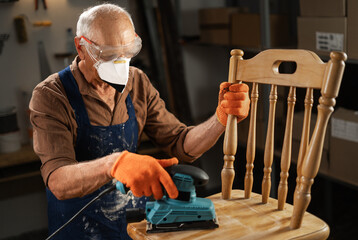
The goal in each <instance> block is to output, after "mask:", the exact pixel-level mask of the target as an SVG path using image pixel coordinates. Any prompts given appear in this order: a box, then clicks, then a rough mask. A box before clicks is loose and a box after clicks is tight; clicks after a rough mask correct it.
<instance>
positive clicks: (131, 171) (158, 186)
mask: <svg viewBox="0 0 358 240" xmlns="http://www.w3.org/2000/svg"><path fill="white" fill-rule="evenodd" d="M174 164H178V159H177V158H170V159H163V160H158V159H155V158H153V157H151V156H148V155H139V154H136V153H131V152H128V151H123V152H122V153H121V155H120V156H119V157H118V159H117V160H116V162H115V163H114V165H113V167H112V170H111V175H112V177H114V178H116V179H117V180H118V181H120V182H121V183H123V184H125V185H126V186H127V187H128V188H129V189H130V190H132V193H133V195H134V196H136V197H141V196H143V195H145V196H147V197H149V196H151V195H153V196H154V198H155V199H157V200H159V199H161V198H162V197H163V191H162V185H163V186H164V188H165V190H166V191H167V193H168V195H169V197H170V198H177V197H178V189H177V187H176V186H175V184H174V182H173V180H172V179H171V177H170V175H169V174H168V172H167V171H165V169H164V168H165V167H169V166H171V165H174Z"/></svg>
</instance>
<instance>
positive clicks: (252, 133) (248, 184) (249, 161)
mask: <svg viewBox="0 0 358 240" xmlns="http://www.w3.org/2000/svg"><path fill="white" fill-rule="evenodd" d="M258 99H259V90H258V84H257V83H253V84H252V90H251V110H250V127H249V134H248V137H247V148H246V174H245V198H250V196H251V192H252V185H253V182H254V178H253V169H254V160H255V151H256V113H257V101H258Z"/></svg>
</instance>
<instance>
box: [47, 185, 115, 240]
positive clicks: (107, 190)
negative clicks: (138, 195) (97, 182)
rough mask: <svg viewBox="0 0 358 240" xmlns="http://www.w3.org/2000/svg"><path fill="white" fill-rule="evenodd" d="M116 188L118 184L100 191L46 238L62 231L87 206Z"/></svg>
mask: <svg viewBox="0 0 358 240" xmlns="http://www.w3.org/2000/svg"><path fill="white" fill-rule="evenodd" d="M115 189H116V185H113V186H111V187H109V188H107V189H105V190H103V192H101V193H99V194H98V195H97V197H95V198H93V199H92V200H91V201H90V202H89V203H87V204H86V205H85V206H84V207H83V208H81V210H79V211H78V212H77V213H76V214H75V215H73V217H71V218H70V220H68V221H67V222H66V223H65V224H63V225H62V226H61V227H59V228H58V229H57V230H56V231H54V232H53V233H52V234H51V235H50V236H49V237H48V238H46V240H49V239H51V238H53V237H54V236H55V235H56V234H57V233H58V232H59V231H61V230H62V229H63V228H64V227H66V226H67V225H68V224H69V223H70V222H72V221H73V220H74V219H75V218H76V217H78V216H79V215H80V214H81V213H82V212H83V211H84V210H85V209H86V208H88V207H89V206H90V205H91V204H92V203H94V202H95V201H96V200H97V199H99V198H101V197H102V196H103V195H105V194H107V193H109V192H112V191H113V190H115Z"/></svg>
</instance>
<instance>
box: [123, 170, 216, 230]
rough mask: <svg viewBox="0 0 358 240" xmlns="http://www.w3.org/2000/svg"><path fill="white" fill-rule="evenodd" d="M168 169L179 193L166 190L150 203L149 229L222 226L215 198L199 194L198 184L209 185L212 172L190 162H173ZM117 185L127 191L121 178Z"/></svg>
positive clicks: (147, 208)
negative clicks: (173, 195)
mask: <svg viewBox="0 0 358 240" xmlns="http://www.w3.org/2000/svg"><path fill="white" fill-rule="evenodd" d="M166 170H167V171H168V173H169V174H170V175H171V177H172V179H173V182H174V183H175V185H176V187H177V188H178V191H179V196H178V197H177V198H176V199H171V198H169V197H168V196H167V194H165V195H164V197H163V198H162V199H161V200H157V201H148V202H147V203H146V209H145V216H146V220H147V233H157V232H172V231H182V230H193V229H196V230H198V229H213V228H217V227H219V225H218V221H217V217H216V214H215V209H214V204H213V202H212V201H211V200H210V199H207V198H199V197H196V191H195V187H196V186H203V185H205V184H206V183H207V182H208V181H209V176H208V175H207V174H206V173H205V172H204V171H203V170H202V169H200V168H197V167H194V166H190V165H173V166H171V167H168V168H166ZM117 189H119V190H120V191H121V192H123V193H125V190H124V187H123V184H122V183H120V182H117ZM127 214H128V212H127ZM129 222H132V221H129Z"/></svg>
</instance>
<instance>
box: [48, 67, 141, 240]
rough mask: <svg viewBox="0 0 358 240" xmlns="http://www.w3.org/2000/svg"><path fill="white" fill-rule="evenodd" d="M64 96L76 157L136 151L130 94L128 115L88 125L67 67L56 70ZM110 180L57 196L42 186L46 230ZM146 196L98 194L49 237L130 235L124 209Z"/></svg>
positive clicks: (137, 204) (63, 220)
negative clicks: (92, 188) (65, 196)
mask: <svg viewBox="0 0 358 240" xmlns="http://www.w3.org/2000/svg"><path fill="white" fill-rule="evenodd" d="M59 75H60V79H61V82H62V84H63V86H64V88H65V91H66V94H67V98H68V100H69V102H70V104H71V107H72V108H73V110H74V111H75V115H76V122H77V124H78V128H77V140H76V145H75V152H76V160H77V161H79V162H81V161H88V160H93V159H96V158H100V157H103V156H107V155H109V154H111V153H114V152H120V151H123V150H127V151H130V152H136V150H137V141H138V124H137V120H136V117H135V111H134V107H133V104H132V100H131V98H130V96H129V95H128V97H127V98H126V106H127V111H128V115H129V119H128V120H127V121H126V122H125V123H122V124H118V125H113V126H92V125H91V124H90V121H89V118H88V114H87V111H86V107H85V105H84V102H83V99H82V95H81V93H80V91H79V89H78V85H77V83H76V80H75V79H74V77H73V75H72V73H71V70H70V68H69V67H67V68H65V69H64V70H62V71H61V72H59ZM112 184H114V183H112V182H111V183H108V184H106V185H104V186H103V187H101V188H99V189H98V190H97V191H95V192H93V193H91V194H89V195H86V196H84V197H82V198H73V199H69V200H63V201H60V200H57V198H56V197H55V196H54V195H53V194H52V193H51V191H50V190H49V189H46V193H47V201H48V224H49V233H50V234H52V233H53V232H54V231H56V230H57V229H58V228H59V227H61V226H62V225H63V224H64V223H66V222H67V221H68V220H69V219H70V218H71V217H72V216H73V215H74V214H75V213H77V212H78V211H79V210H80V209H81V208H82V207H83V206H84V205H86V204H87V203H88V202H89V201H91V200H92V199H93V198H94V197H96V196H97V195H98V194H99V193H100V192H102V191H103V190H105V189H106V188H108V187H110V186H111V185H112ZM146 200H147V198H145V197H142V198H133V197H130V196H127V195H122V194H120V193H119V191H117V190H115V191H112V192H110V193H107V194H106V195H104V196H102V197H101V198H100V199H99V200H97V201H95V202H94V203H93V204H92V205H91V206H90V207H88V208H87V209H86V210H85V211H84V212H83V213H82V214H81V215H79V217H77V218H76V219H75V220H74V221H72V222H71V223H70V224H69V225H67V226H66V227H65V228H64V229H62V230H61V231H60V232H58V233H57V234H56V235H55V236H54V238H53V239H61V240H64V239H66V240H68V239H76V240H78V239H110V240H112V239H131V238H130V237H129V236H128V234H127V222H126V219H125V209H126V208H131V207H137V208H144V207H145V202H146Z"/></svg>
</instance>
